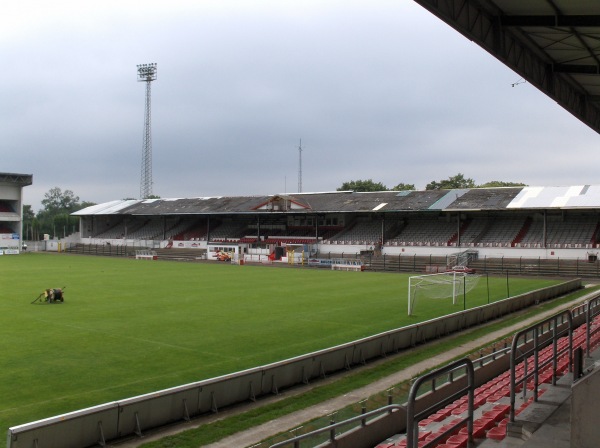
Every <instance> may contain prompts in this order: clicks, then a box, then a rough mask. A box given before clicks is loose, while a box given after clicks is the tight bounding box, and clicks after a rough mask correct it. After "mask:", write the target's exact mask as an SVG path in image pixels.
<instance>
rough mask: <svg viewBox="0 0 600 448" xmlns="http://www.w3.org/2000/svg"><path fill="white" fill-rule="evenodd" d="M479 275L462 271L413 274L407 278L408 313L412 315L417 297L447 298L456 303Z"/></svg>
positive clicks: (472, 285)
mask: <svg viewBox="0 0 600 448" xmlns="http://www.w3.org/2000/svg"><path fill="white" fill-rule="evenodd" d="M479 278H480V276H479V275H475V274H465V273H462V272H443V273H440V274H426V275H415V276H412V277H409V278H408V315H409V316H412V312H413V309H414V305H415V302H416V300H417V299H422V298H428V299H448V298H452V303H453V304H454V305H456V303H457V301H458V297H460V296H462V295H463V294H466V293H468V292H469V291H471V290H472V289H473V288H474V287H475V286H476V285H477V282H478V281H479Z"/></svg>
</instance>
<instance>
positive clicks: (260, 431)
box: [111, 297, 586, 448]
mask: <svg viewBox="0 0 600 448" xmlns="http://www.w3.org/2000/svg"><path fill="white" fill-rule="evenodd" d="M585 300H586V297H582V298H579V299H576V300H573V301H571V302H568V303H566V304H564V305H561V306H560V307H557V308H554V309H552V310H550V311H547V312H541V313H540V314H538V315H536V316H535V317H532V318H529V319H525V320H523V321H521V322H519V323H518V324H515V325H512V326H510V327H505V328H502V329H501V330H498V331H494V332H492V333H489V334H487V335H486V336H484V337H482V338H480V339H475V340H472V341H469V342H468V343H465V344H463V345H459V346H457V347H455V348H453V349H451V350H448V351H446V352H444V353H442V354H439V355H436V356H433V357H431V358H428V359H426V360H423V361H421V362H418V363H416V364H413V365H412V366H410V367H408V368H406V369H403V370H401V371H398V372H396V373H395V374H393V375H390V376H388V377H386V378H383V379H381V380H378V381H375V382H373V383H371V384H369V385H367V386H365V387H362V388H360V389H357V390H354V391H352V392H350V393H348V394H345V395H342V396H340V397H336V398H332V399H330V400H327V401H325V402H323V403H320V404H317V405H315V406H312V407H309V408H306V409H303V410H300V411H296V412H293V413H291V414H288V415H286V416H283V417H280V418H278V419H275V420H272V421H269V422H267V423H264V424H262V425H258V426H256V427H253V428H251V429H248V430H244V431H240V432H239V433H236V434H233V435H231V436H229V437H226V438H224V439H222V440H220V441H219V442H216V443H212V444H209V445H203V446H205V447H208V448H224V447H233V446H235V447H249V446H252V445H254V444H257V443H259V442H260V441H262V440H265V439H268V438H269V437H272V436H274V435H276V434H279V433H281V432H285V431H288V430H290V429H293V428H296V427H298V426H300V425H302V424H303V423H305V422H308V421H310V420H313V419H315V418H318V417H324V416H326V415H328V414H331V413H332V412H334V411H336V410H339V409H342V408H344V407H346V406H350V405H352V404H355V403H357V402H359V401H362V400H364V399H365V398H368V397H370V396H372V395H375V394H377V393H380V392H382V391H385V390H387V389H389V388H391V387H393V386H395V385H397V384H399V383H402V382H404V381H407V380H410V379H411V378H414V377H416V376H419V374H421V373H422V372H424V371H426V370H429V369H432V368H436V367H438V366H440V365H444V364H446V363H448V362H449V361H451V360H452V359H455V358H458V357H461V356H465V355H468V354H470V353H473V352H474V351H475V350H477V349H478V348H479V347H481V346H483V345H486V344H490V343H492V342H493V341H496V340H498V339H501V338H503V337H506V336H509V335H511V334H514V333H515V332H517V331H519V330H521V329H523V328H525V327H527V326H530V325H532V324H534V323H535V322H537V321H540V320H542V319H544V318H546V317H549V316H552V315H554V314H556V313H557V312H559V311H561V310H564V309H569V308H572V307H573V306H575V305H576V304H578V303H581V302H583V301H585ZM425 346H426V345H423V346H421V347H425ZM382 362H384V361H382ZM373 365H374V363H371V364H369V366H373ZM357 370H358V369H354V370H353V372H356V371H357ZM337 379H339V376H337V377H333V378H330V379H328V380H325V381H321V382H319V383H318V385H319V386H320V385H322V384H325V382H326V381H335V380H337ZM313 386H314V385H313ZM310 387H311V386H305V387H302V388H296V389H294V390H293V391H291V392H289V393H287V392H282V393H281V394H279V395H278V396H276V397H272V398H269V399H266V400H261V401H259V402H257V403H250V404H247V405H242V406H239V407H235V408H234V409H231V410H225V411H224V412H219V413H218V414H215V415H212V416H209V417H202V418H199V419H195V420H193V421H192V422H190V423H186V424H181V425H177V426H174V427H171V428H169V429H166V430H162V431H161V432H159V433H156V434H146V435H145V436H144V437H142V438H141V439H136V440H131V441H128V442H124V443H119V444H115V445H111V446H114V447H118V448H134V447H139V446H140V445H142V444H143V443H147V442H150V441H153V440H159V439H161V438H163V437H166V436H167V435H170V434H175V433H178V432H181V431H185V430H188V429H192V428H196V427H199V426H202V425H204V424H208V423H211V422H214V421H218V420H222V419H225V418H227V417H229V416H232V415H237V414H240V413H243V412H245V411H247V410H249V409H253V408H255V407H256V406H261V405H264V404H268V403H272V402H275V401H279V400H282V399H284V398H288V397H290V396H297V395H299V394H301V393H303V392H305V391H306V390H307V389H310Z"/></svg>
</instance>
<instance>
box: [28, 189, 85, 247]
mask: <svg viewBox="0 0 600 448" xmlns="http://www.w3.org/2000/svg"><path fill="white" fill-rule="evenodd" d="M91 205H96V204H95V203H94V202H86V201H80V200H79V196H75V193H73V192H72V191H71V190H65V191H62V190H61V189H60V188H59V187H54V188H51V189H50V190H49V191H47V192H46V193H45V194H44V199H42V208H41V209H40V210H39V211H38V212H37V213H35V212H34V211H33V208H32V207H31V205H23V234H24V239H27V240H31V241H39V240H42V239H44V234H48V235H50V236H51V237H66V236H67V235H70V234H72V233H74V232H77V231H78V230H79V218H77V217H76V216H71V213H73V212H76V211H77V210H81V209H83V208H85V207H89V206H91Z"/></svg>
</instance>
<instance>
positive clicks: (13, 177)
mask: <svg viewBox="0 0 600 448" xmlns="http://www.w3.org/2000/svg"><path fill="white" fill-rule="evenodd" d="M0 183H3V184H13V185H18V186H20V187H26V186H27V185H31V184H32V183H33V175H32V174H16V173H0Z"/></svg>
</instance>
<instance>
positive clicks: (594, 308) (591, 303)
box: [585, 294, 600, 356]
mask: <svg viewBox="0 0 600 448" xmlns="http://www.w3.org/2000/svg"><path fill="white" fill-rule="evenodd" d="M599 314H600V294H599V295H598V296H596V297H593V298H591V299H590V300H588V301H587V302H586V318H585V322H586V328H585V339H586V355H587V356H590V350H591V343H590V340H591V339H592V337H591V336H592V330H591V328H592V321H593V320H594V318H595V317H596V316H598V315H599ZM596 331H598V328H596V330H595V331H594V333H595V332H596Z"/></svg>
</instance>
